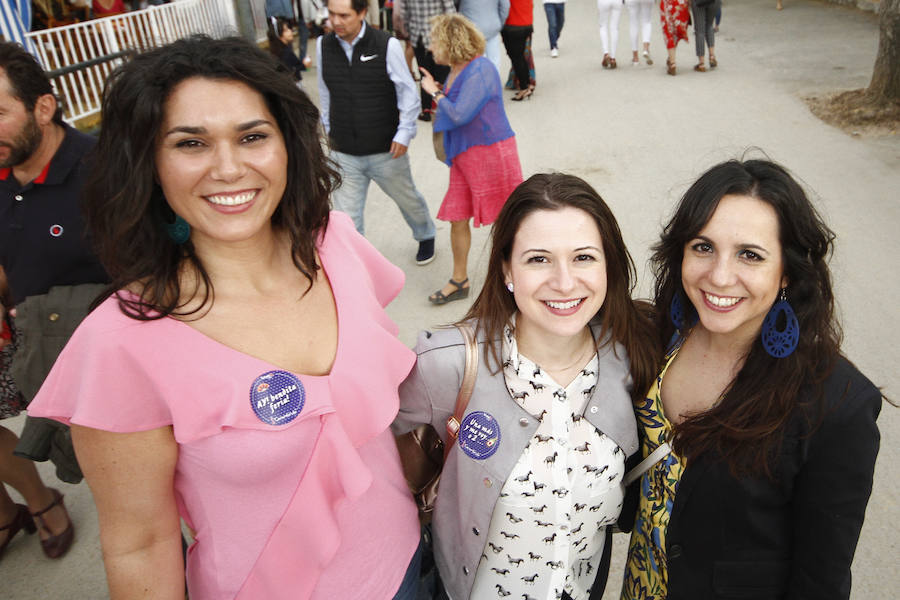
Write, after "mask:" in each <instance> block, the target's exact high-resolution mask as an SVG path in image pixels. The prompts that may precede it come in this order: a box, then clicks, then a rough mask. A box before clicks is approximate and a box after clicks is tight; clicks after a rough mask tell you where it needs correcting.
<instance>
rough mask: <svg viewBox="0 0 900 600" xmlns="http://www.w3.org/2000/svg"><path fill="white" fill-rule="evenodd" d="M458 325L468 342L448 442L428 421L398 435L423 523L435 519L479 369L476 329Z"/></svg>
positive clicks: (402, 459)
mask: <svg viewBox="0 0 900 600" xmlns="http://www.w3.org/2000/svg"><path fill="white" fill-rule="evenodd" d="M458 328H459V331H460V333H462V335H463V339H465V342H466V367H465V371H464V372H463V380H462V385H461V386H460V388H459V394H457V396H456V409H455V410H454V411H453V416H452V417H450V418H449V419H447V443H446V444H444V443H443V442H442V441H441V437H440V436H439V435H438V433H437V432H436V431H435V430H434V427H432V426H431V425H427V424H426V425H419V426H418V427H416V428H415V429H413V430H412V431H410V432H409V433H405V434H403V435H401V436H398V437H397V449H398V450H399V451H400V461H401V462H402V463H403V474H404V475H405V476H406V483H407V484H408V485H409V489H410V491H412V494H413V497H414V498H415V499H416V505H417V506H418V507H419V521H421V523H422V524H423V525H424V524H427V523H429V522H430V521H431V516H432V512H433V511H434V502H435V500H436V499H437V491H438V484H439V483H440V480H441V470H442V469H443V467H444V462H445V461H446V460H447V455H448V454H449V453H450V449H451V448H452V447H453V444H454V443H455V442H456V437H457V436H458V435H459V424H460V423H461V422H462V418H463V416H464V413H465V412H466V406H468V404H469V398H470V397H471V396H472V389H473V388H474V387H475V376H476V375H477V373H478V344H477V343H476V342H475V336H474V334H473V332H472V329H471V328H470V327H469V326H468V325H459V326H458Z"/></svg>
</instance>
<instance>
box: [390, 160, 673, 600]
mask: <svg viewBox="0 0 900 600" xmlns="http://www.w3.org/2000/svg"><path fill="white" fill-rule="evenodd" d="M492 237H493V247H492V250H491V257H490V262H489V266H488V274H487V278H486V281H485V284H484V288H483V289H482V292H481V294H480V295H479V297H478V299H477V300H476V301H475V303H474V304H473V306H472V308H471V309H470V310H469V312H468V314H467V315H466V317H465V321H467V322H469V323H470V324H472V325H474V327H475V330H476V336H477V339H478V345H479V354H480V357H481V358H480V359H479V360H480V363H481V364H480V365H479V367H480V368H479V371H478V376H477V379H476V382H475V388H474V392H473V393H472V397H471V399H470V401H469V404H468V406H467V408H466V412H465V416H464V417H463V420H462V423H461V426H460V431H459V439H458V443H456V444H454V446H453V449H452V450H451V452H450V454H449V457H448V459H447V462H446V464H445V466H444V473H443V476H442V478H441V487H440V491H439V495H438V499H437V503H436V506H435V513H434V522H433V527H434V554H435V562H436V564H437V567H438V571H439V572H440V576H441V579H442V581H443V584H444V588H445V591H446V597H449V598H450V599H452V600H464V599H467V598H485V597H495V596H498V597H506V596H511V597H513V598H534V599H542V600H543V599H555V598H560V597H562V598H566V599H569V598H570V599H572V600H587V599H588V597H589V596H590V595H591V593H592V590H594V591H595V592H596V591H599V592H600V593H602V590H603V587H604V585H605V583H606V573H607V570H608V554H609V550H610V543H609V539H608V538H609V529H608V525H609V524H611V523H613V522H614V521H615V519H616V517H617V516H618V514H619V510H620V508H621V502H622V497H623V491H622V490H623V488H622V476H623V474H624V468H625V460H626V458H627V457H628V456H630V455H632V454H634V453H635V452H636V450H637V443H638V441H637V437H636V423H635V418H634V414H633V411H632V408H631V402H632V394H633V392H635V391H636V392H637V394H638V395H641V394H643V391H644V390H645V389H646V388H647V386H648V385H649V382H650V380H651V379H652V377H653V375H654V371H655V369H656V366H657V360H656V359H657V357H656V356H655V354H654V349H653V348H654V344H653V334H652V330H651V327H650V322H649V321H648V319H647V318H646V316H645V314H644V311H642V310H641V308H640V307H639V306H638V305H637V304H635V303H634V302H633V301H632V299H631V290H632V287H633V281H634V266H633V263H632V261H631V258H630V256H629V254H628V251H627V250H626V248H625V245H624V242H623V241H622V236H621V233H620V232H619V228H618V225H617V224H616V221H615V218H614V217H613V215H612V213H611V212H610V210H609V208H608V207H607V206H606V204H605V203H604V202H603V200H602V199H601V198H600V196H599V195H598V194H597V193H596V192H595V191H594V190H593V189H592V188H591V187H590V186H589V185H588V184H587V183H586V182H584V181H583V180H581V179H579V178H577V177H574V176H571V175H564V174H541V175H534V176H533V177H531V178H530V179H528V180H527V181H525V182H524V183H522V184H521V185H520V186H519V187H518V188H516V190H515V191H514V192H513V193H512V195H511V196H510V198H509V200H508V201H507V203H506V205H505V206H504V208H503V210H502V212H501V213H500V216H499V217H498V219H497V221H496V223H495V224H494V229H493V234H492ZM417 354H418V360H417V364H416V366H415V368H414V369H413V371H412V372H411V373H410V375H409V377H408V378H407V380H406V381H405V382H404V383H403V384H402V385H401V388H400V400H401V406H400V414H399V416H398V418H397V421H396V422H395V433H402V432H405V431H409V430H410V429H412V428H414V427H415V426H416V425H418V424H420V423H431V424H432V425H433V426H434V427H435V429H436V430H437V431H438V432H440V433H441V435H445V431H446V427H445V424H446V422H447V420H448V418H449V417H450V416H451V415H452V413H453V410H454V405H455V400H456V395H457V391H458V389H459V386H460V383H461V380H462V373H463V370H464V364H465V359H464V343H463V340H462V336H461V335H460V334H459V331H458V330H457V329H455V328H454V329H446V330H439V331H435V332H423V333H422V334H421V335H420V336H419V341H418V345H417Z"/></svg>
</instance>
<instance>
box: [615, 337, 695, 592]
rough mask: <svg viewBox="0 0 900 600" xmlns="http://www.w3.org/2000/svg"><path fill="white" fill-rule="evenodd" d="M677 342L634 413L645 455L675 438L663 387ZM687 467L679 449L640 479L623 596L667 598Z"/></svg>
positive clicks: (643, 454)
mask: <svg viewBox="0 0 900 600" xmlns="http://www.w3.org/2000/svg"><path fill="white" fill-rule="evenodd" d="M679 347H680V345H679V346H676V347H675V348H674V349H673V350H672V351H671V353H670V354H669V355H668V356H667V357H666V364H665V366H664V367H663V369H662V372H661V373H660V374H659V376H658V377H657V378H656V382H655V383H654V384H653V386H652V387H651V388H650V391H649V392H647V397H646V398H644V399H643V400H642V401H641V402H640V403H639V404H635V415H636V416H637V421H638V427H639V428H640V429H641V433H642V439H643V441H642V443H641V456H645V457H646V456H648V455H649V454H650V453H651V452H653V451H654V450H655V449H656V448H657V447H658V446H660V445H661V444H663V443H665V442H666V441H667V440H668V439H670V436H671V433H672V424H671V423H670V422H669V420H668V419H666V416H665V414H664V412H663V405H662V399H661V398H660V389H661V388H662V381H663V377H665V375H666V371H668V370H669V366H670V365H671V364H672V361H673V360H674V359H675V356H676V355H677V354H678V348H679ZM683 471H684V462H683V461H682V460H681V459H679V458H678V457H677V456H676V455H675V453H674V452H671V453H669V454H668V455H667V456H666V457H665V458H663V459H661V460H659V461H658V462H657V463H656V464H654V465H653V466H651V467H650V468H649V469H648V470H647V472H645V473H644V474H643V475H642V476H641V479H640V500H639V503H638V512H637V518H636V519H635V523H634V530H633V531H632V534H631V542H630V543H629V545H628V559H627V561H626V564H625V580H624V582H623V584H622V600H665V598H666V594H667V591H668V573H667V571H666V532H667V530H668V527H669V517H670V515H671V514H672V505H673V504H674V502H675V492H676V491H677V489H678V482H679V481H680V480H681V474H682V472H683Z"/></svg>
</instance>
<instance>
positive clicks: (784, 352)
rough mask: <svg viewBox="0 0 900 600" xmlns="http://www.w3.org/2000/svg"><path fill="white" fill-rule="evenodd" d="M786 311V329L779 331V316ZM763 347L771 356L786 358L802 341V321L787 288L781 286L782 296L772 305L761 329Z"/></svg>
mask: <svg viewBox="0 0 900 600" xmlns="http://www.w3.org/2000/svg"><path fill="white" fill-rule="evenodd" d="M780 313H784V329H783V330H782V331H778V317H779V315H780ZM760 338H761V340H762V345H763V348H765V350H766V352H768V353H769V356H772V357H775V358H784V357H785V356H790V355H791V353H793V352H794V350H796V349H797V344H798V343H800V322H799V321H797V315H796V314H794V309H793V308H792V307H791V305H790V303H789V302H788V301H787V288H781V297H780V298H779V299H778V302H776V303H775V304H773V305H772V308H771V309H770V310H769V314H767V315H766V318H765V320H764V321H763V324H762V330H761V331H760Z"/></svg>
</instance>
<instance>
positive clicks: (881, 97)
mask: <svg viewBox="0 0 900 600" xmlns="http://www.w3.org/2000/svg"><path fill="white" fill-rule="evenodd" d="M878 14H879V23H880V27H879V28H880V30H881V36H880V39H879V42H878V56H877V57H876V58H875V66H874V67H873V68H872V81H871V82H870V83H869V88H868V90H866V93H867V95H868V96H869V97H871V98H873V99H875V100H877V101H878V102H879V103H880V102H898V103H900V0H881V7H880V9H879V13H878Z"/></svg>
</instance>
